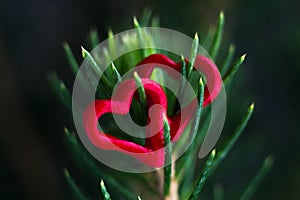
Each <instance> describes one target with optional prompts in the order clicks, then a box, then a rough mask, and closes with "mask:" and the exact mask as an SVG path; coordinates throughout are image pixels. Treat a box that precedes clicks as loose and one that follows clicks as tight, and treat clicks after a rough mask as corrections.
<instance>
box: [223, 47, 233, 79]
mask: <svg viewBox="0 0 300 200" xmlns="http://www.w3.org/2000/svg"><path fill="white" fill-rule="evenodd" d="M234 52H235V47H234V45H233V44H231V45H229V50H228V54H227V56H226V58H225V60H224V64H223V66H222V68H221V74H222V75H224V74H225V73H227V71H228V68H229V66H230V65H231V63H232V60H233V55H234Z"/></svg>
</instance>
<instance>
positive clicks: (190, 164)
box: [177, 78, 204, 193]
mask: <svg viewBox="0 0 300 200" xmlns="http://www.w3.org/2000/svg"><path fill="white" fill-rule="evenodd" d="M198 91H199V92H198V96H199V105H198V111H197V113H196V115H195V118H194V120H193V122H192V125H191V130H190V131H191V133H190V135H192V136H195V137H196V135H197V132H198V128H199V123H200V118H201V114H202V110H203V106H202V105H203V100H204V83H203V80H202V78H200V80H199V89H198ZM194 140H195V139H194ZM194 149H197V148H195V143H194V142H193V143H192V144H191V145H190V147H189V148H188V150H187V151H186V153H185V154H184V156H183V157H182V163H183V165H181V166H180V167H179V168H178V170H177V171H178V172H179V174H178V180H181V179H183V180H182V191H183V192H182V193H186V191H189V188H190V187H191V182H192V180H193V176H194V169H195V167H196V165H195V164H194V157H195V151H193V150H194ZM184 167H185V169H188V171H184V170H183V168H184Z"/></svg>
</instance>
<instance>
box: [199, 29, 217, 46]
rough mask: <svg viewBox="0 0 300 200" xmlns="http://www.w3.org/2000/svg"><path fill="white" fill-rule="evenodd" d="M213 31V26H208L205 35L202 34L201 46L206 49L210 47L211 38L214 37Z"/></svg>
mask: <svg viewBox="0 0 300 200" xmlns="http://www.w3.org/2000/svg"><path fill="white" fill-rule="evenodd" d="M214 33H215V31H214V28H213V27H209V29H208V31H207V33H206V35H205V36H204V39H203V41H201V44H202V46H203V47H204V48H205V49H207V50H209V49H210V48H211V45H212V42H213V38H214Z"/></svg>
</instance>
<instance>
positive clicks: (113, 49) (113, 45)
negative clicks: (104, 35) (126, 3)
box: [108, 29, 117, 58]
mask: <svg viewBox="0 0 300 200" xmlns="http://www.w3.org/2000/svg"><path fill="white" fill-rule="evenodd" d="M108 47H109V53H110V55H111V57H113V58H114V57H115V56H116V54H117V50H116V43H115V40H114V33H113V32H112V30H111V29H109V30H108Z"/></svg>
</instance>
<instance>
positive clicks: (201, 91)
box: [177, 78, 204, 172]
mask: <svg viewBox="0 0 300 200" xmlns="http://www.w3.org/2000/svg"><path fill="white" fill-rule="evenodd" d="M198 91H199V92H198V96H199V97H198V98H199V105H198V110H197V113H196V115H195V119H194V120H193V122H192V125H191V127H192V128H191V134H190V135H195V136H196V134H197V132H198V129H199V123H200V118H201V114H202V110H203V101H204V83H203V80H202V78H200V80H199V89H198ZM194 145H195V144H194V143H192V144H191V146H190V147H189V149H188V150H187V151H186V153H185V155H184V156H183V158H182V159H183V160H184V161H183V163H186V161H185V160H186V159H188V157H193V154H192V151H191V150H192V149H193V148H194ZM182 167H183V166H182ZM182 167H181V168H179V170H177V171H178V172H180V171H181V170H182Z"/></svg>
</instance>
